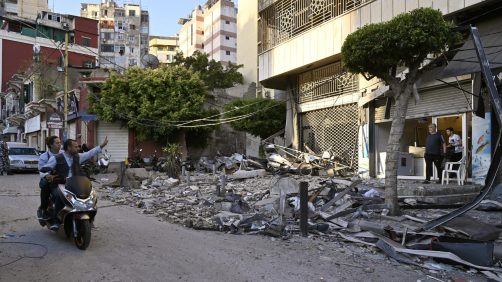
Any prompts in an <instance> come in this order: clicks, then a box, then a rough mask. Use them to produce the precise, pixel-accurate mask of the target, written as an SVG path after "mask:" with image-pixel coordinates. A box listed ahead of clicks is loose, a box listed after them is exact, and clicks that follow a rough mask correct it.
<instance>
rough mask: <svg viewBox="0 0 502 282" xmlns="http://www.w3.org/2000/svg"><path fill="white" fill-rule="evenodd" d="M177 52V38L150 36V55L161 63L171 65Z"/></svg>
mask: <svg viewBox="0 0 502 282" xmlns="http://www.w3.org/2000/svg"><path fill="white" fill-rule="evenodd" d="M178 50H179V38H178V37H176V36H150V49H149V51H150V54H152V55H154V56H156V57H157V58H158V59H159V61H160V62H161V63H164V64H168V63H172V62H173V59H174V56H175V55H176V52H178Z"/></svg>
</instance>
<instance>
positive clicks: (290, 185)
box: [270, 177, 300, 196]
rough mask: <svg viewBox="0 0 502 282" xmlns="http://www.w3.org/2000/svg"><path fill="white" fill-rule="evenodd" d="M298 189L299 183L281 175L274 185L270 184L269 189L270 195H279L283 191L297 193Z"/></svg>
mask: <svg viewBox="0 0 502 282" xmlns="http://www.w3.org/2000/svg"><path fill="white" fill-rule="evenodd" d="M299 189H300V183H299V182H298V181H296V180H295V179H293V178H289V177H282V178H280V179H279V180H278V181H277V182H276V183H275V185H273V186H272V189H271V190H270V195H278V196H279V195H280V194H281V191H283V192H284V193H285V194H286V195H288V194H298V191H299Z"/></svg>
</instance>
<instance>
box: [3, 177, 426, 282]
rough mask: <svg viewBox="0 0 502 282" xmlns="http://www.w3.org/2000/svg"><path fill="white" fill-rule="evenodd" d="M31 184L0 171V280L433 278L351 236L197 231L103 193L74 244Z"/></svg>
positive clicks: (29, 179) (35, 181) (34, 182)
mask: <svg viewBox="0 0 502 282" xmlns="http://www.w3.org/2000/svg"><path fill="white" fill-rule="evenodd" d="M37 184H38V175H36V174H17V175H13V176H0V281H34V280H38V281H47V280H51V281H417V280H418V279H421V280H422V281H434V280H428V279H427V277H426V275H425V274H424V273H423V272H421V271H418V270H416V269H412V268H410V267H407V266H402V265H399V264H397V263H395V262H391V261H389V260H387V259H386V258H384V257H383V255H376V253H375V252H373V253H371V252H370V251H362V252H361V251H360V249H361V247H359V246H356V245H353V244H352V245H350V246H345V245H341V244H339V243H336V242H324V241H320V240H315V239H311V238H310V239H306V238H305V239H304V238H295V239H292V240H287V241H282V240H280V239H277V240H275V239H272V238H270V237H265V236H261V235H254V236H252V235H229V234H224V233H219V232H205V231H196V230H192V229H186V228H184V227H181V226H177V225H173V224H169V223H166V222H159V220H158V219H157V218H155V217H153V216H149V215H144V214H139V213H138V212H137V211H136V209H134V208H132V207H127V206H117V205H113V203H111V202H106V201H101V202H99V206H100V208H99V210H98V214H97V217H96V222H95V225H96V229H93V231H92V232H93V234H92V240H91V244H90V246H89V248H88V249H87V250H85V251H81V250H79V249H77V248H76V246H75V245H74V244H73V241H71V240H70V239H67V238H66V237H65V236H64V234H63V232H62V231H60V232H59V233H54V232H51V231H49V230H48V229H46V228H42V227H41V226H40V225H39V224H38V222H37V220H36V218H35V211H36V208H37V207H38V205H39V191H38V186H37ZM13 242H21V243H20V244H13ZM26 243H35V244H36V245H35V244H26ZM365 253H368V255H367V256H366V254H365ZM361 254H363V255H361ZM30 257H39V258H30ZM337 263H338V264H337ZM340 263H341V265H340Z"/></svg>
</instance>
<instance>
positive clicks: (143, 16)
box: [141, 15, 148, 23]
mask: <svg viewBox="0 0 502 282" xmlns="http://www.w3.org/2000/svg"><path fill="white" fill-rule="evenodd" d="M141 22H142V23H147V22H148V15H141Z"/></svg>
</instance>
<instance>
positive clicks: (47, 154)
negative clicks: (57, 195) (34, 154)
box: [38, 150, 64, 178]
mask: <svg viewBox="0 0 502 282" xmlns="http://www.w3.org/2000/svg"><path fill="white" fill-rule="evenodd" d="M63 152H64V151H63V150H59V154H61V153H63ZM55 155H57V154H54V153H53V152H51V151H50V150H49V151H46V152H45V153H43V154H41V155H40V157H39V158H38V170H41V169H42V167H44V166H45V165H46V164H47V162H48V161H49V159H50V158H51V157H52V156H55ZM39 174H40V178H43V177H45V176H46V175H47V174H49V173H43V172H39Z"/></svg>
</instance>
